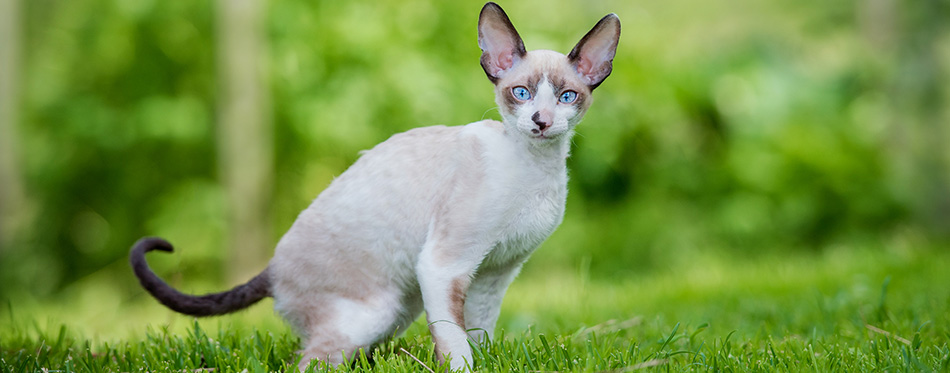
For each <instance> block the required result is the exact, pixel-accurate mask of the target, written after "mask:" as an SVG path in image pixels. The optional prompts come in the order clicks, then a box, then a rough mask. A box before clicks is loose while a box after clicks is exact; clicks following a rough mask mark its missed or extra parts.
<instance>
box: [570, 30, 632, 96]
mask: <svg viewBox="0 0 950 373" xmlns="http://www.w3.org/2000/svg"><path fill="white" fill-rule="evenodd" d="M619 42H620V18H619V17H617V15H616V14H613V13H610V14H608V15H606V16H604V18H601V19H600V22H597V24H596V25H594V28H592V29H591V30H590V31H588V32H587V35H584V37H583V38H581V41H579V42H577V45H576V46H574V49H573V50H571V53H570V54H568V55H567V58H568V60H569V61H570V62H571V64H572V65H574V70H576V71H577V73H578V74H580V76H581V78H583V79H584V82H586V83H587V86H588V87H590V89H591V90H594V88H597V86H599V85H600V83H601V82H603V81H604V79H607V76H608V75H610V71H611V70H612V69H613V60H614V55H615V54H616V53H617V43H619Z"/></svg>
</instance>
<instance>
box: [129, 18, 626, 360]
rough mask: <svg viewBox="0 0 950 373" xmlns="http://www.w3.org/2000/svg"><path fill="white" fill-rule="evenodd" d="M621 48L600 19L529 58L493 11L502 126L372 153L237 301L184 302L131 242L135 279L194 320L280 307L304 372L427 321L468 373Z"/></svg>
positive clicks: (308, 215) (158, 245)
mask: <svg viewBox="0 0 950 373" xmlns="http://www.w3.org/2000/svg"><path fill="white" fill-rule="evenodd" d="M619 39H620V19H619V18H618V17H617V16H616V15H615V14H608V15H607V16H605V17H603V18H602V19H601V20H600V21H599V22H598V23H597V24H596V25H595V26H594V27H593V28H592V29H591V30H590V32H588V33H587V34H586V35H585V36H584V37H583V38H582V39H581V40H580V41H579V42H578V43H577V45H576V46H575V47H574V49H573V50H571V52H570V53H569V54H568V55H566V56H565V55H563V54H560V53H557V52H553V51H547V50H536V51H531V52H527V51H525V47H524V43H523V42H522V40H521V37H520V36H519V35H518V32H517V31H516V30H515V28H514V26H513V25H512V24H511V21H510V20H509V19H508V16H507V15H506V14H505V12H504V11H503V10H502V9H501V7H500V6H498V5H497V4H495V3H491V2H489V3H487V4H485V6H484V7H483V8H482V10H481V13H480V14H479V19H478V46H479V47H480V48H481V50H482V55H481V61H480V62H481V65H482V68H483V69H484V70H485V74H486V75H487V76H488V79H489V80H490V81H491V82H492V83H493V84H494V86H495V102H496V103H497V105H498V107H499V111H500V113H501V116H502V121H501V122H498V121H494V120H483V121H480V122H475V123H470V124H467V125H464V126H456V127H446V126H433V127H424V128H416V129H412V130H409V131H407V132H404V133H400V134H396V135H394V136H392V137H391V138H389V139H388V140H386V141H384V142H382V143H380V144H379V145H377V146H375V147H374V148H373V149H371V150H369V151H366V152H365V153H363V154H362V155H361V157H360V158H359V159H358V160H357V161H356V162H355V163H354V164H353V165H352V166H351V167H350V168H349V169H348V170H346V171H345V172H344V173H343V174H341V175H340V176H339V177H338V178H336V179H335V180H334V181H333V182H332V183H331V184H330V186H328V187H327V189H326V190H324V191H323V192H322V193H321V194H320V195H319V196H318V197H317V198H316V199H315V200H314V201H313V203H312V204H311V205H310V206H309V207H308V208H307V209H306V210H304V211H303V212H302V213H301V214H300V215H299V217H298V218H297V220H296V221H295V222H294V224H293V225H292V227H291V228H290V230H289V231H288V232H287V233H286V234H285V235H284V236H283V238H281V240H280V241H279V243H278V244H277V248H276V249H275V253H274V257H273V258H272V259H271V261H270V263H269V265H268V266H267V268H266V269H265V270H264V271H263V272H261V273H260V274H259V275H257V276H256V277H254V278H253V279H251V280H250V281H249V282H247V283H245V284H243V285H240V286H237V287H235V288H234V289H232V290H229V291H226V292H222V293H216V294H208V295H203V296H194V295H187V294H182V293H180V292H178V291H177V290H175V289H174V288H172V287H171V286H169V285H168V284H166V283H165V282H164V281H162V280H161V279H160V278H159V277H158V276H157V275H155V273H154V272H152V270H151V269H150V268H149V267H148V264H147V263H146V261H145V253H146V252H148V251H152V250H161V251H169V252H170V251H172V245H171V244H169V243H168V242H167V241H165V240H163V239H160V238H154V237H147V238H143V239H141V240H139V241H138V242H136V243H135V245H134V246H133V247H132V249H131V253H130V262H131V265H132V268H133V270H134V272H135V274H136V276H137V277H138V279H139V281H140V283H141V284H142V286H143V287H144V288H145V289H146V290H147V291H148V292H149V293H151V294H152V295H153V296H154V297H155V298H157V299H158V300H159V301H160V302H161V303H163V304H164V305H166V306H167V307H169V308H171V309H172V310H175V311H177V312H181V313H184V314H188V315H194V316H210V315H220V314H225V313H229V312H233V311H236V310H239V309H243V308H245V307H248V306H250V305H252V304H254V303H255V302H257V301H259V300H260V299H262V298H264V297H267V296H272V297H274V308H275V309H276V310H277V312H278V313H279V314H280V315H281V316H283V318H284V319H285V320H286V321H287V322H288V323H289V324H290V325H291V326H292V327H293V328H294V330H295V331H296V332H297V333H298V334H299V335H300V336H301V340H302V344H303V347H302V350H301V351H300V353H301V354H302V360H301V363H300V366H299V368H300V369H301V370H302V369H304V368H306V367H307V366H308V365H309V364H310V363H311V361H312V360H318V361H321V362H323V363H328V364H332V365H336V364H340V363H342V362H344V361H345V359H346V358H344V356H346V357H352V356H354V354H355V353H357V352H358V351H359V349H363V350H364V351H367V353H369V351H372V348H373V347H374V346H377V345H379V344H380V343H383V342H385V341H387V340H388V339H390V338H392V337H393V336H397V335H399V333H401V332H402V331H404V330H405V329H406V328H407V327H408V326H409V325H410V324H411V323H412V322H413V321H414V320H415V319H416V318H418V316H419V315H420V314H421V313H422V311H425V312H426V315H427V321H428V325H429V330H430V332H431V334H432V339H433V341H434V342H435V351H436V355H437V356H438V358H439V359H440V361H442V362H443V363H444V362H445V361H446V359H448V361H449V365H450V367H451V369H453V370H458V369H465V368H469V369H470V368H471V366H472V365H471V364H472V350H471V346H470V345H469V342H470V340H471V341H473V342H476V343H477V342H483V341H486V340H488V339H490V338H491V337H492V334H493V331H494V327H495V323H496V321H497V319H498V315H499V311H500V308H501V303H502V298H503V297H504V294H505V291H506V290H507V288H508V285H509V284H510V283H511V281H512V280H513V279H514V278H515V276H516V275H517V274H518V272H519V271H520V269H521V266H522V264H524V262H525V261H526V260H527V259H528V256H529V255H531V253H532V252H533V251H534V250H535V249H536V248H537V247H538V246H539V245H540V244H541V243H542V242H543V241H544V240H545V239H547V237H548V236H550V235H551V233H552V232H554V230H555V228H556V227H557V226H558V225H559V224H560V223H561V221H562V219H563V216H564V205H565V199H566V197H567V179H568V177H567V167H566V160H567V157H568V155H569V151H570V145H571V137H572V135H573V133H574V127H575V126H576V125H577V124H578V122H580V120H581V118H582V117H583V116H584V114H585V113H586V111H587V109H588V108H589V107H590V105H591V101H592V98H591V92H592V91H593V90H594V89H595V88H597V86H599V85H600V84H601V82H603V81H604V79H606V78H607V76H608V75H610V73H611V70H612V61H613V58H614V55H615V53H616V48H617V44H618V42H619Z"/></svg>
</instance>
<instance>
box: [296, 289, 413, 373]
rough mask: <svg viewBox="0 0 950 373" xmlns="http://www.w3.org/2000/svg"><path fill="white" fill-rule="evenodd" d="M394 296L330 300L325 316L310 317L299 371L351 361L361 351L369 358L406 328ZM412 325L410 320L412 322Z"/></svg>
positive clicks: (379, 295)
mask: <svg viewBox="0 0 950 373" xmlns="http://www.w3.org/2000/svg"><path fill="white" fill-rule="evenodd" d="M399 298H400V297H398V296H393V295H392V294H376V295H374V296H362V297H353V298H349V297H335V298H333V299H330V300H327V304H326V306H327V307H326V308H325V310H328V311H330V312H323V313H322V314H316V315H308V316H310V317H308V319H309V320H308V321H310V322H309V323H308V325H306V326H305V329H306V330H305V333H303V334H304V335H305V337H304V338H305V339H304V344H303V349H302V350H301V351H300V353H301V360H300V365H299V369H300V371H304V370H305V369H306V368H307V366H308V365H310V364H311V362H313V363H315V364H319V363H321V362H322V363H326V364H330V365H333V366H336V365H339V364H343V363H346V362H349V361H352V360H353V359H354V358H356V357H358V354H359V351H360V349H362V350H363V352H364V353H365V354H366V355H370V354H371V353H372V349H373V348H374V347H375V346H376V345H378V344H380V343H382V342H385V341H386V340H388V339H389V338H391V337H393V336H394V335H395V333H396V331H397V330H399V329H401V328H404V327H405V326H404V325H402V324H405V323H406V322H405V321H404V320H405V319H406V318H405V317H401V316H402V313H401V312H400V308H399V306H398V304H400V301H401V299H399ZM409 322H411V320H410V321H409Z"/></svg>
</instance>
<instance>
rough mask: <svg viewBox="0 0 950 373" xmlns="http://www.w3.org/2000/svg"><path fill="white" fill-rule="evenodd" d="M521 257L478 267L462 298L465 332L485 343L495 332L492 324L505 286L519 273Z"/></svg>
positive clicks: (505, 289)
mask: <svg viewBox="0 0 950 373" xmlns="http://www.w3.org/2000/svg"><path fill="white" fill-rule="evenodd" d="M522 264H524V260H523V259H522V260H516V261H515V262H513V263H511V264H506V265H503V266H498V267H491V268H480V269H479V270H478V273H477V274H476V275H475V279H474V280H472V284H471V286H469V289H468V293H467V294H468V295H467V296H466V298H465V322H466V324H465V326H466V327H468V329H467V331H468V335H469V337H471V338H472V339H473V340H474V341H476V342H478V343H486V342H488V341H489V340H491V339H492V336H494V335H495V323H496V322H497V321H498V315H499V314H500V313H501V303H502V300H503V299H504V297H505V291H507V290H508V285H510V284H511V282H512V281H513V280H514V279H515V277H517V276H518V272H520V271H521V265H522Z"/></svg>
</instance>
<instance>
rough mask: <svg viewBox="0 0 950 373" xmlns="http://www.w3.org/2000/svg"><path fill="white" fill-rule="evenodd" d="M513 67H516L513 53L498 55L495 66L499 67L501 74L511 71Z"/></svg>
mask: <svg viewBox="0 0 950 373" xmlns="http://www.w3.org/2000/svg"><path fill="white" fill-rule="evenodd" d="M512 65H514V58H512V55H511V52H502V53H499V54H498V58H497V59H496V60H495V66H496V67H498V71H499V72H500V71H504V70H508V69H510V68H511V66H512Z"/></svg>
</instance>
